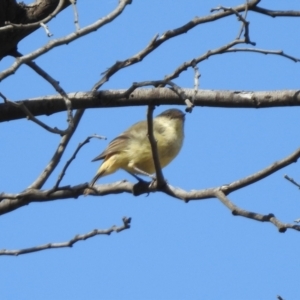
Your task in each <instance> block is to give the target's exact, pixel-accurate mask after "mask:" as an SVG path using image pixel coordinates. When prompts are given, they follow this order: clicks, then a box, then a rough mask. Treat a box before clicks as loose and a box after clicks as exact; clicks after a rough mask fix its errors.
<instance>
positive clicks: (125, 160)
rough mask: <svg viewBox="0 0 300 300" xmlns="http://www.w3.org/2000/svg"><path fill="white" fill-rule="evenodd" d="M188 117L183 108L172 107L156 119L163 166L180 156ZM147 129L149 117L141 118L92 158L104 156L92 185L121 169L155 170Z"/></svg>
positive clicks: (138, 171) (160, 157)
mask: <svg viewBox="0 0 300 300" xmlns="http://www.w3.org/2000/svg"><path fill="white" fill-rule="evenodd" d="M184 119H185V114H184V113H183V112H182V111H181V110H179V109H168V110H166V111H164V112H162V113H161V114H159V115H158V116H156V117H155V118H154V119H153V133H154V137H155V139H156V141H157V152H158V156H159V161H160V165H161V167H162V168H163V167H165V166H166V165H168V164H169V163H170V162H171V161H172V160H173V159H174V158H175V157H176V156H177V154H178V153H179V151H180V149H181V147H182V143H183V138H184V130H183V127H184ZM147 131H148V126H147V121H141V122H138V123H136V124H134V125H132V126H131V127H129V128H128V129H127V130H126V131H124V132H123V133H121V134H120V135H119V136H118V137H116V138H115V139H113V140H112V141H111V142H110V143H109V145H108V147H107V148H106V149H105V150H104V151H103V152H102V153H101V154H100V155H98V156H97V157H96V158H94V159H93V160H92V161H97V160H101V159H104V161H103V162H102V164H101V166H100V168H99V169H98V171H97V173H96V175H95V177H94V178H93V179H92V181H91V182H90V186H91V187H92V186H93V185H94V184H95V182H96V181H97V180H98V179H99V178H100V177H102V176H106V175H109V174H112V173H114V172H116V171H117V170H119V169H124V170H125V171H127V172H129V173H131V174H133V175H134V174H142V175H150V174H153V173H154V172H155V167H154V163H153V158H152V151H151V145H150V142H149V139H148V135H147Z"/></svg>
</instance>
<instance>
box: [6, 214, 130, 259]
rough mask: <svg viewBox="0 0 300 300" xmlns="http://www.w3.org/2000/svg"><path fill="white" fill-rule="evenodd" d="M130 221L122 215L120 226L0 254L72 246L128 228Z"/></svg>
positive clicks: (18, 253)
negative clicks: (59, 241)
mask: <svg viewBox="0 0 300 300" xmlns="http://www.w3.org/2000/svg"><path fill="white" fill-rule="evenodd" d="M130 222H131V218H127V217H124V218H123V225H122V226H119V227H117V226H115V225H114V226H112V227H110V228H108V229H94V230H93V231H91V232H88V233H85V234H81V235H79V234H78V235H75V236H74V238H72V239H71V240H69V241H67V242H62V243H49V244H45V245H40V246H36V247H31V248H25V249H20V250H6V249H3V250H0V255H14V256H18V255H21V254H27V253H33V252H37V251H42V250H47V249H57V248H66V247H73V245H74V244H75V243H77V242H79V241H85V240H87V239H90V238H92V237H94V236H96V235H110V234H111V233H112V232H117V233H118V232H121V231H123V230H126V229H129V228H130Z"/></svg>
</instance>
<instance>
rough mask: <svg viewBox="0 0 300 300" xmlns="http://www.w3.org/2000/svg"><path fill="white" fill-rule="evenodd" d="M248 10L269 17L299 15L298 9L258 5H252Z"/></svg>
mask: <svg viewBox="0 0 300 300" xmlns="http://www.w3.org/2000/svg"><path fill="white" fill-rule="evenodd" d="M250 10H252V11H255V12H257V13H261V14H264V15H267V16H270V17H273V18H275V17H300V11H295V10H270V9H266V8H262V7H259V6H252V7H251V8H250Z"/></svg>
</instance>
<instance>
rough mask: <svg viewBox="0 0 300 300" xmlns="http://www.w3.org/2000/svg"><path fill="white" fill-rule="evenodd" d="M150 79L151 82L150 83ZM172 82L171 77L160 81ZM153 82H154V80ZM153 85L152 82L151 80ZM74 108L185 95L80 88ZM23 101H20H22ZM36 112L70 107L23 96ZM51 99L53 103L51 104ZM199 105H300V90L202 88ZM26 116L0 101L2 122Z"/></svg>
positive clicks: (169, 100)
mask: <svg viewBox="0 0 300 300" xmlns="http://www.w3.org/2000/svg"><path fill="white" fill-rule="evenodd" d="M150 82H151V81H149V82H148V83H150ZM157 82H168V80H163V81H159V80H158V81H157ZM151 83H153V82H151ZM151 85H152V84H151ZM182 90H183V91H184V94H185V95H186V99H193V96H194V89H182ZM67 95H68V99H69V100H70V101H71V103H72V108H73V109H86V108H101V107H102V108H108V107H129V106H146V105H149V104H154V105H182V104H183V102H182V99H181V98H179V97H178V95H177V94H176V93H174V90H173V91H172V90H170V89H169V88H155V89H137V88H136V87H134V88H133V92H132V93H128V90H106V91H105V90H104V91H99V92H76V93H70V94H67ZM19 102H20V101H16V103H19ZM21 102H24V104H25V105H26V107H27V108H28V109H29V111H30V112H31V113H32V115H34V116H39V115H47V116H48V115H51V114H54V113H58V112H61V111H65V110H66V106H65V102H64V100H63V99H62V97H61V96H60V95H49V96H41V97H38V98H32V99H28V100H21ZM49 102H51V105H49ZM194 105H195V106H207V107H225V108H233V107H234V108H255V109H258V108H271V107H293V106H300V92H299V90H278V91H239V90H232V91H230V90H224V91H222V90H217V91H213V90H199V91H198V93H197V95H196V97H195V99H194ZM25 117H26V116H25V115H24V113H23V112H22V111H20V109H19V108H15V107H13V106H11V105H10V104H8V103H0V122H4V121H11V120H16V119H23V118H25Z"/></svg>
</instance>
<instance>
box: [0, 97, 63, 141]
mask: <svg viewBox="0 0 300 300" xmlns="http://www.w3.org/2000/svg"><path fill="white" fill-rule="evenodd" d="M0 95H1V96H2V98H3V94H1V93H0ZM5 102H6V103H8V104H10V105H12V106H14V107H17V108H19V109H20V110H21V111H23V112H24V114H25V116H26V117H27V119H28V120H31V121H32V122H34V123H36V124H37V125H39V126H41V127H42V128H44V129H46V130H47V131H49V132H51V133H56V134H60V135H64V134H65V132H64V131H62V130H59V129H58V128H56V127H54V128H51V127H49V126H48V125H46V124H45V123H43V122H42V121H40V120H38V119H37V118H36V117H35V116H34V115H33V114H32V113H31V112H30V110H29V109H28V108H27V107H26V105H25V104H24V102H18V103H16V102H13V101H10V100H8V99H7V98H5Z"/></svg>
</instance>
